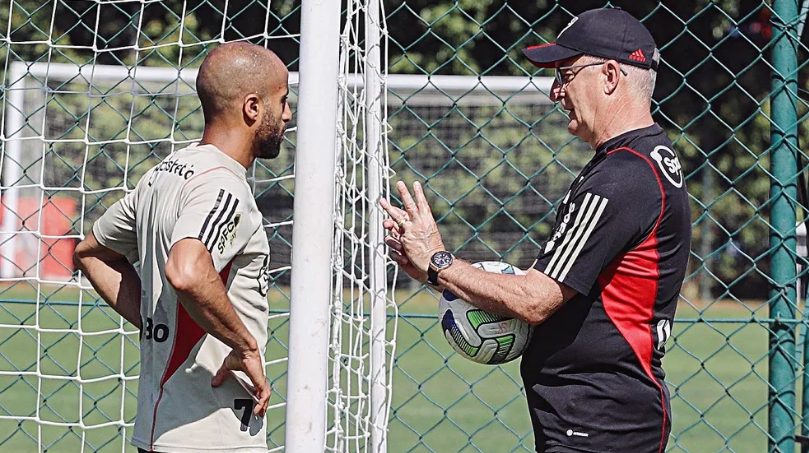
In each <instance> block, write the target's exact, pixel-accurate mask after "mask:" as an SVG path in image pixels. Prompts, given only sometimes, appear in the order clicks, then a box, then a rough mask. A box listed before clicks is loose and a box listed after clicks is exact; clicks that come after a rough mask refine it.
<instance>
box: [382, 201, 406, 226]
mask: <svg viewBox="0 0 809 453" xmlns="http://www.w3.org/2000/svg"><path fill="white" fill-rule="evenodd" d="M379 205H380V206H382V209H384V210H385V212H387V213H388V215H389V216H390V219H391V221H392V222H393V223H394V224H395V225H396V227H398V228H401V226H402V224H403V223H405V222H406V221H408V220H409V216H408V215H407V212H405V211H403V210H401V209H399V208H397V207H396V206H393V205H392V204H390V203H389V202H388V200H386V199H384V198H382V199H380V200H379ZM386 221H387V219H386ZM384 225H385V224H384V223H383V226H384ZM385 228H388V227H387V226H385ZM388 229H389V228H388Z"/></svg>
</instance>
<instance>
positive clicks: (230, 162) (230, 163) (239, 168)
mask: <svg viewBox="0 0 809 453" xmlns="http://www.w3.org/2000/svg"><path fill="white" fill-rule="evenodd" d="M192 146H194V147H196V148H197V149H198V150H206V151H211V152H215V153H217V154H218V155H219V156H220V158H221V160H222V164H224V165H226V166H227V167H228V168H229V169H231V170H232V171H233V172H234V173H236V174H237V175H243V176H244V177H245V178H246V177H247V169H246V168H244V165H242V164H240V163H239V162H237V161H236V160H235V159H233V158H232V157H230V156H228V155H227V154H225V153H224V152H222V150H221V149H219V148H217V147H216V146H214V145H211V144H210V143H208V144H205V145H200V144H199V143H194V144H193V145H192Z"/></svg>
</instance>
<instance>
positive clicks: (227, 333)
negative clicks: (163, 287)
mask: <svg viewBox="0 0 809 453" xmlns="http://www.w3.org/2000/svg"><path fill="white" fill-rule="evenodd" d="M178 286H179V285H178ZM175 290H176V291H177V296H178V300H179V301H180V303H181V304H182V305H183V307H184V308H185V310H186V311H187V312H188V314H189V315H190V316H191V318H192V319H193V320H194V321H195V322H196V323H197V324H198V325H199V326H200V327H201V328H202V329H203V330H204V331H205V332H207V333H209V334H211V335H213V336H214V337H216V338H217V339H219V340H220V341H221V342H222V343H225V344H226V345H228V346H230V347H231V348H232V349H233V350H235V351H236V352H244V351H255V350H257V348H258V344H257V343H256V340H255V338H254V337H253V336H252V335H251V334H250V332H249V331H248V330H247V327H245V325H244V323H243V322H242V320H241V318H239V315H238V314H237V313H236V310H234V309H233V305H232V304H231V302H230V299H228V295H227V291H226V290H225V286H224V284H223V283H222V281H221V279H220V277H219V275H218V274H216V272H215V271H214V270H213V268H211V269H210V271H209V272H206V273H205V275H201V276H199V278H198V279H196V282H194V283H192V284H189V285H181V286H180V288H176V287H175Z"/></svg>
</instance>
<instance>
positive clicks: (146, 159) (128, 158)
mask: <svg viewBox="0 0 809 453" xmlns="http://www.w3.org/2000/svg"><path fill="white" fill-rule="evenodd" d="M223 3H224V6H223ZM347 3H348V6H347V7H346V8H344V9H343V12H342V18H341V20H340V24H341V35H340V36H339V41H340V42H339V45H338V43H337V40H335V46H334V50H335V52H337V51H338V49H339V52H340V56H339V58H340V74H339V77H338V79H339V83H338V85H337V89H338V90H339V95H338V99H339V102H338V103H337V104H336V105H334V106H332V107H331V108H332V109H338V112H339V115H338V121H337V143H336V145H335V146H334V153H333V154H332V156H331V157H329V155H328V153H327V150H321V152H322V153H323V157H322V158H323V159H324V160H327V159H330V158H332V159H334V163H335V165H336V171H335V172H334V173H335V175H334V179H333V180H332V181H331V182H330V184H331V185H332V186H333V187H334V188H335V189H336V191H335V197H334V199H333V200H331V202H332V203H333V208H332V209H333V215H328V214H327V213H323V214H324V221H331V219H334V225H333V230H332V231H333V234H332V235H330V237H327V238H325V239H326V240H325V244H326V247H332V253H331V256H332V259H331V260H330V261H329V262H326V263H325V265H326V266H329V267H330V268H331V269H332V271H331V274H332V279H331V282H329V284H330V285H331V294H332V296H331V300H330V301H329V303H330V309H329V313H330V315H331V316H330V324H331V325H330V326H329V333H328V344H327V345H324V347H327V348H328V359H327V360H328V363H327V364H326V365H324V368H325V369H326V370H327V372H328V387H327V390H328V391H327V394H326V395H324V397H323V406H324V408H323V410H322V418H323V422H324V426H323V436H324V437H325V441H326V448H327V449H328V450H329V451H369V452H370V451H374V452H379V451H385V447H384V445H385V433H386V431H387V415H388V407H389V400H390V376H391V373H390V366H391V364H392V356H393V346H394V342H393V338H394V333H395V308H394V307H395V306H394V305H393V302H392V297H393V296H392V294H393V293H392V290H391V289H392V288H391V285H392V284H393V282H394V281H395V278H394V277H393V272H394V271H393V267H392V266H391V263H390V262H389V261H388V260H387V259H386V258H385V256H386V255H385V250H384V247H381V246H380V245H379V244H380V241H381V229H380V223H381V217H380V215H381V214H380V213H379V211H378V208H377V201H378V199H379V197H380V196H384V194H385V193H386V191H387V181H388V178H389V176H390V171H389V168H388V162H387V156H386V152H387V148H386V141H385V138H384V137H385V134H384V132H385V131H386V130H387V123H386V118H385V108H384V106H385V102H384V98H383V97H381V96H380V95H378V94H374V90H376V92H377V93H384V83H385V71H384V68H385V64H384V63H381V62H383V61H384V52H385V49H384V40H385V36H386V33H385V29H384V24H383V23H382V22H381V21H379V20H378V19H369V18H376V17H380V16H379V15H378V11H376V10H378V9H379V5H378V4H377V3H375V2H372V1H367V0H356V1H351V2H347ZM369 5H370V6H369ZM369 12H372V13H376V14H372V15H369V14H368V13H369ZM301 17H302V14H301V6H299V5H297V2H278V4H276V2H272V3H271V2H269V1H265V0H261V1H259V0H255V1H239V2H227V1H226V2H213V1H211V2H205V1H203V2H186V1H174V0H161V1H144V0H117V1H105V0H88V1H81V2H74V1H66V0H56V1H52V0H12V1H11V2H10V4H9V5H8V8H7V9H6V8H5V7H4V8H2V10H0V80H2V90H0V101H1V102H2V109H0V112H1V113H0V115H2V133H1V134H0V153H1V154H0V173H1V174H0V449H1V450H3V451H129V450H130V449H131V448H132V447H130V446H128V439H129V437H130V436H131V427H132V425H133V423H134V418H135V408H136V401H135V399H136V395H137V377H138V372H139V365H138V354H139V353H138V332H137V331H136V330H135V329H134V327H133V326H131V325H129V324H127V323H125V322H123V321H122V320H121V318H120V317H119V316H117V314H116V313H115V312H113V311H112V310H110V309H109V308H108V307H107V306H106V305H105V303H104V302H103V301H102V300H100V299H99V298H98V296H97V295H96V294H95V292H94V291H92V288H91V287H90V286H89V285H88V283H87V281H86V280H85V279H83V278H82V276H81V275H80V273H79V272H77V271H76V270H75V268H74V266H73V264H72V251H73V248H74V247H75V244H76V243H77V242H78V241H79V240H80V239H81V238H83V237H84V235H85V234H86V233H87V232H88V231H89V230H90V228H91V226H92V223H93V222H94V221H95V220H96V219H97V218H98V217H99V216H100V215H101V214H103V212H104V210H105V209H107V208H108V207H109V206H110V205H111V204H112V203H114V202H115V201H116V200H118V199H119V198H120V197H122V196H123V195H124V194H125V193H126V192H127V191H128V190H131V189H132V188H133V187H134V186H135V184H136V183H137V182H138V180H139V179H140V177H141V176H142V175H143V173H144V172H145V171H146V170H147V169H149V168H150V167H151V166H153V165H155V164H156V163H157V162H159V161H160V160H161V159H163V158H164V157H166V156H167V155H168V154H170V153H171V152H173V151H175V150H177V149H181V148H183V147H185V146H187V145H188V144H190V143H193V142H194V141H196V140H198V139H199V137H200V136H201V132H202V125H203V124H202V113H201V109H200V106H199V101H198V99H197V97H196V94H195V89H194V86H195V84H194V81H195V77H196V68H197V67H198V66H199V64H200V63H201V62H202V59H203V58H204V56H205V54H206V52H207V51H209V50H210V49H211V48H213V47H214V46H215V45H217V44H219V43H221V42H225V41H233V40H248V41H250V42H254V43H257V44H261V45H265V46H267V47H269V48H271V49H273V50H275V51H276V52H277V53H278V54H279V55H280V56H281V57H282V59H284V61H286V62H287V63H288V64H290V65H291V69H292V70H293V72H291V73H290V89H291V99H290V103H291V105H292V106H293V110H296V105H297V103H298V99H297V91H298V85H297V81H298V78H297V73H296V72H294V70H295V69H297V66H298V64H299V56H298V54H297V49H298V48H299V44H300V39H301V37H300V35H299V34H298V33H297V30H298V29H299V28H300V24H299V21H300V20H301ZM382 17H384V16H382ZM368 21H370V22H372V23H373V24H375V27H373V29H374V30H376V35H375V36H371V38H373V39H375V40H376V41H372V40H371V41H369V36H368V34H367V30H365V29H366V28H368V27H367V25H368ZM360 30H363V31H362V32H361V31H360ZM370 58H373V59H374V60H369V59H370ZM374 62H375V63H374ZM369 63H370V64H369ZM369 76H370V77H369ZM368 81H371V82H373V83H374V84H375V85H373V86H371V89H366V84H367V83H368ZM327 82H328V81H327ZM331 82H334V78H332V79H331ZM369 93H370V94H369ZM324 108H329V106H324ZM296 121H297V122H300V121H301V119H300V118H296V119H295V120H294V121H293V123H294V122H296ZM296 134H297V130H296V128H295V127H294V125H293V127H291V128H290V129H289V130H288V131H287V136H286V143H285V146H284V149H283V150H282V155H281V156H280V157H279V158H278V159H275V160H273V161H264V162H262V161H257V162H256V163H255V165H254V166H253V168H252V169H251V170H250V171H249V172H248V176H249V181H250V183H251V184H252V186H253V190H254V194H255V196H256V200H257V204H258V206H259V208H260V210H261V211H262V213H263V214H264V219H265V227H266V232H267V236H268V238H269V240H270V247H271V263H270V266H271V269H272V270H271V275H270V291H269V294H268V297H269V300H270V310H271V312H270V332H269V333H270V335H269V342H268V344H267V352H266V359H267V374H268V377H269V378H270V380H271V381H272V382H273V391H274V393H273V397H272V399H271V401H270V410H269V411H268V413H267V423H268V426H267V428H268V429H267V431H268V446H269V447H270V450H271V451H281V450H283V449H284V448H285V431H286V433H288V432H289V429H288V427H286V426H285V423H284V421H285V418H286V417H285V410H286V405H287V404H286V394H287V392H286V390H287V386H288V384H289V383H288V382H287V375H288V357H287V356H288V353H287V350H288V344H289V335H294V334H296V333H290V332H289V324H290V323H289V317H290V305H291V304H292V303H295V296H294V294H290V275H291V274H292V273H294V272H296V269H293V268H292V266H291V261H292V258H291V244H292V229H293V214H292V205H293V200H294V199H295V187H296V183H295V178H296V174H305V173H306V172H307V169H301V168H295V165H294V161H295V150H296V143H297V137H296ZM320 239H322V238H312V240H320ZM307 271H308V269H301V270H300V271H299V272H307ZM303 303H311V301H303ZM297 334H299V335H300V334H301V332H298V333H297ZM304 334H305V333H304ZM313 418H315V419H317V418H318V415H317V411H315V412H314V413H313ZM287 447H288V446H287Z"/></svg>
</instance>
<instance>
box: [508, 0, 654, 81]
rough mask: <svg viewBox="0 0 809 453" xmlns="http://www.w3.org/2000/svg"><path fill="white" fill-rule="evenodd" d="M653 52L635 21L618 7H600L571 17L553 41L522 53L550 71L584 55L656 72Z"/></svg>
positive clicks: (651, 42) (643, 29)
mask: <svg viewBox="0 0 809 453" xmlns="http://www.w3.org/2000/svg"><path fill="white" fill-rule="evenodd" d="M656 50H657V48H656V46H655V42H654V38H652V35H651V33H649V30H647V29H646V27H644V26H643V24H641V23H640V21H639V20H637V19H635V18H634V17H632V15H631V14H629V13H628V12H626V11H624V10H622V9H620V8H600V9H591V10H589V11H585V12H583V13H581V14H579V15H578V16H576V17H574V18H573V19H572V20H571V21H570V22H569V23H568V24H567V26H566V27H565V28H564V29H562V31H561V32H559V36H557V37H556V42H549V43H546V44H540V45H537V46H530V47H527V48H525V49H523V51H522V52H523V54H525V56H526V57H528V59H529V60H531V62H532V63H534V65H536V66H539V67H540V68H552V67H554V66H555V65H556V62H558V61H560V60H565V59H568V58H571V57H575V56H577V55H582V54H586V55H592V56H594V57H601V58H606V59H609V60H616V61H619V62H621V63H626V64H629V65H633V66H638V67H640V68H644V69H650V68H651V69H655V70H657V60H658V59H659V58H658V57H657V52H656Z"/></svg>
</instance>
